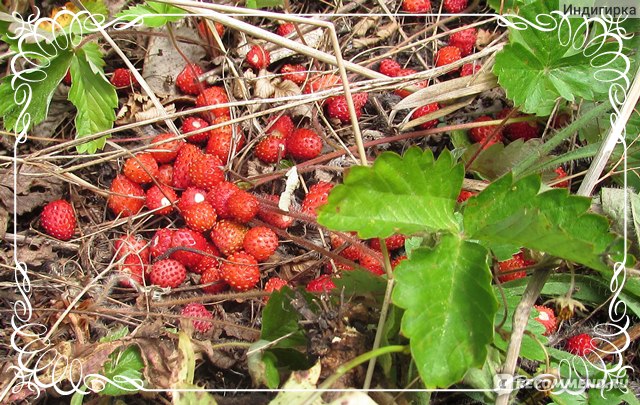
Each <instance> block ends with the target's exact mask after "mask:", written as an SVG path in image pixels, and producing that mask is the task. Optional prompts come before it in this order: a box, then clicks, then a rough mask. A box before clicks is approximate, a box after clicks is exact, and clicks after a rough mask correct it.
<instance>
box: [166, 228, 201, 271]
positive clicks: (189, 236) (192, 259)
mask: <svg viewBox="0 0 640 405" xmlns="http://www.w3.org/2000/svg"><path fill="white" fill-rule="evenodd" d="M208 244H209V243H208V242H207V240H206V239H205V238H204V236H202V234H200V233H198V232H195V231H192V230H191V229H188V228H181V229H176V230H175V231H174V232H173V235H172V236H171V247H172V248H188V249H189V250H186V249H185V250H183V249H177V250H176V251H175V252H173V253H171V256H169V257H171V258H172V259H174V260H177V261H179V262H180V263H182V264H183V265H184V266H185V267H188V268H193V267H195V266H197V265H198V263H199V262H200V260H202V258H203V257H204V256H202V255H201V254H200V253H198V252H197V251H201V252H205V251H206V250H207V246H208Z"/></svg>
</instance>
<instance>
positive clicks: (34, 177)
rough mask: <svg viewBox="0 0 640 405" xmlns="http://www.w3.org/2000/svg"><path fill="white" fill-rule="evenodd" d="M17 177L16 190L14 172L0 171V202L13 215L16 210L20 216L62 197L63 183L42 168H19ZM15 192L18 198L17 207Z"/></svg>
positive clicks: (29, 166) (27, 166)
mask: <svg viewBox="0 0 640 405" xmlns="http://www.w3.org/2000/svg"><path fill="white" fill-rule="evenodd" d="M17 176H18V178H17V188H16V190H14V189H13V170H11V169H4V168H3V169H0V202H2V203H3V204H4V206H5V207H7V210H8V211H9V213H11V214H13V213H14V208H15V210H16V211H17V214H18V215H22V214H25V213H27V212H31V211H32V210H33V209H34V208H37V207H40V206H43V205H45V204H47V203H49V202H50V201H53V200H57V199H59V198H61V197H62V193H63V187H64V183H63V181H62V180H60V179H58V178H57V177H54V176H51V174H49V173H45V172H44V171H43V170H42V169H40V168H36V167H34V166H31V165H25V166H22V167H19V168H18V174H17ZM14 191H15V194H16V198H17V202H16V206H15V207H14V204H13V196H14Z"/></svg>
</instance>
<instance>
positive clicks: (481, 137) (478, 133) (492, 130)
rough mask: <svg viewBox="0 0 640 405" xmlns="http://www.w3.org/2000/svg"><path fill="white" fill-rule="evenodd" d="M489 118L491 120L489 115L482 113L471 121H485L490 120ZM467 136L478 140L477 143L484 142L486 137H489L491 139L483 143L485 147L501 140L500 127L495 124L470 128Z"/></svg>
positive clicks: (475, 140)
mask: <svg viewBox="0 0 640 405" xmlns="http://www.w3.org/2000/svg"><path fill="white" fill-rule="evenodd" d="M491 120H492V118H491V117H489V116H487V115H483V116H481V117H478V118H476V119H475V120H473V121H472V122H485V121H491ZM469 137H470V138H471V139H472V140H473V141H474V142H478V143H484V142H485V141H486V139H487V138H489V137H491V140H489V141H488V142H487V143H486V144H485V147H489V146H491V145H493V144H494V143H498V142H502V128H500V127H499V126H497V125H489V126H484V127H475V128H471V130H470V131H469Z"/></svg>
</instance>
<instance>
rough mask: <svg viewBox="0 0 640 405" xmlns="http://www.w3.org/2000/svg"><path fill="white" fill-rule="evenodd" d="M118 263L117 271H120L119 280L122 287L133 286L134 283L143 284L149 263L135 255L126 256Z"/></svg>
mask: <svg viewBox="0 0 640 405" xmlns="http://www.w3.org/2000/svg"><path fill="white" fill-rule="evenodd" d="M119 260H121V262H119V263H118V264H117V267H116V269H117V271H118V273H119V276H120V277H119V279H120V280H119V281H118V284H120V286H121V287H127V288H131V287H133V286H134V283H137V284H143V283H144V278H145V273H146V268H147V267H148V266H149V263H143V262H142V261H141V260H140V258H139V257H137V256H135V255H129V256H126V257H124V258H122V259H119Z"/></svg>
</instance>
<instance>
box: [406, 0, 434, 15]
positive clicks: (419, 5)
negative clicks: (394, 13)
mask: <svg viewBox="0 0 640 405" xmlns="http://www.w3.org/2000/svg"><path fill="white" fill-rule="evenodd" d="M402 10H403V11H406V12H407V13H413V14H421V13H426V12H428V11H429V10H431V2H430V1H429V0H402Z"/></svg>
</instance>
